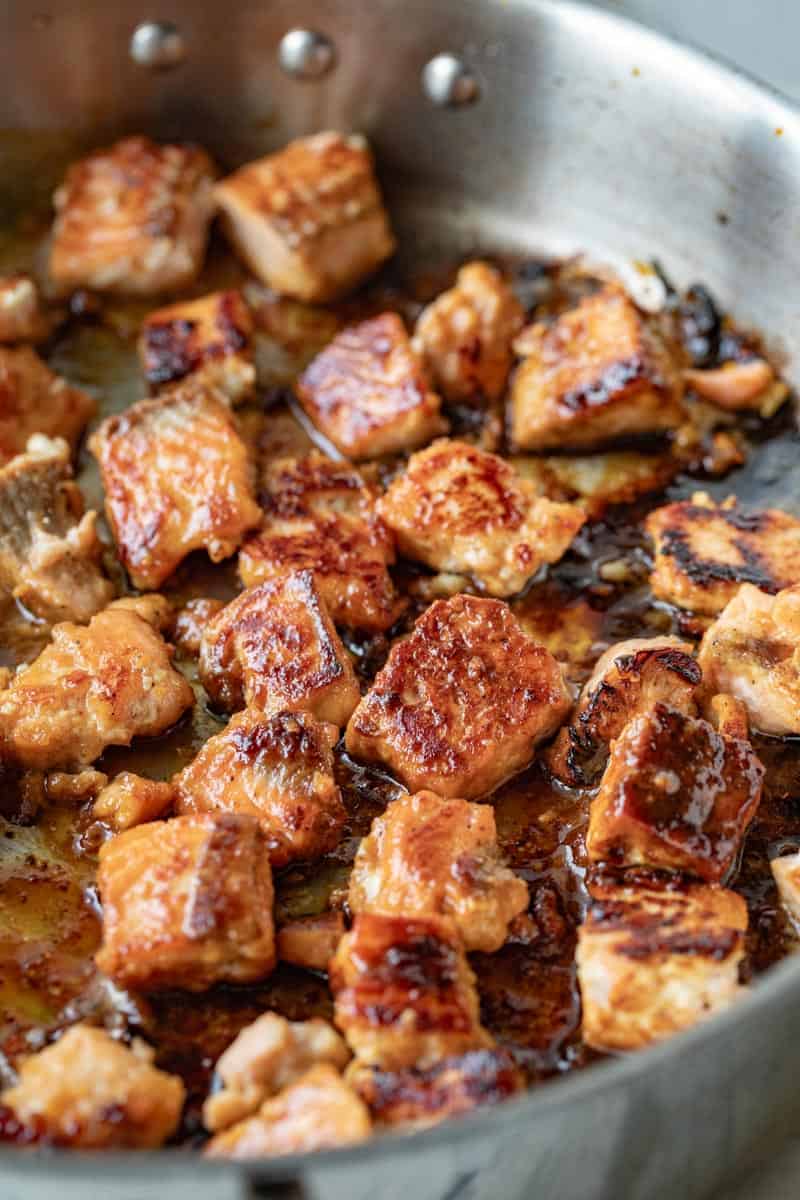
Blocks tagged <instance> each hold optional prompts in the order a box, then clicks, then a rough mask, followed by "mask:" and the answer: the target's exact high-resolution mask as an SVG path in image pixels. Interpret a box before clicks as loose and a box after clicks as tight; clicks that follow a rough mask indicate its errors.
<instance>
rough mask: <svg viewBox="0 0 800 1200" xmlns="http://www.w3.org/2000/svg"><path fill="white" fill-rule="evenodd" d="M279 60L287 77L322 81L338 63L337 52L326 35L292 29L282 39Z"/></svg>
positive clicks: (310, 30)
mask: <svg viewBox="0 0 800 1200" xmlns="http://www.w3.org/2000/svg"><path fill="white" fill-rule="evenodd" d="M278 59H279V61H280V64H281V66H282V67H283V69H284V71H285V72H286V74H287V75H293V76H294V77H295V78H296V79H322V77H323V75H327V74H328V71H330V70H331V68H332V67H333V65H334V63H335V62H336V51H335V49H334V46H333V42H332V41H331V39H330V38H329V37H326V36H325V34H324V33H315V32H314V30H312V29H290V30H289V32H288V33H285V34H284V35H283V37H282V38H281V42H280V46H279V47H278Z"/></svg>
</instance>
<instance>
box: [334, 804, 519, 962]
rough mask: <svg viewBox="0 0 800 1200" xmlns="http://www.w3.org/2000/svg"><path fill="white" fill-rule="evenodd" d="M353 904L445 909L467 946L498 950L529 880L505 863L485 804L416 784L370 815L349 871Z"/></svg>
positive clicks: (412, 910)
mask: <svg viewBox="0 0 800 1200" xmlns="http://www.w3.org/2000/svg"><path fill="white" fill-rule="evenodd" d="M349 904H350V910H351V912H354V913H358V912H372V913H388V914H393V915H396V916H409V917H413V916H426V915H428V914H439V915H441V916H445V917H449V918H450V919H451V920H452V921H453V923H454V925H455V926H456V929H457V930H458V932H459V934H460V936H461V939H462V941H463V943H464V946H465V948H466V949H467V950H484V951H486V952H488V953H491V952H492V951H494V950H499V949H500V947H501V946H502V944H503V942H504V941H505V940H506V935H507V932H508V925H509V922H510V921H512V920H513V919H514V917H516V916H517V915H518V914H519V913H521V912H524V910H525V909H526V908H527V906H528V888H527V886H526V885H525V883H523V881H522V880H521V879H518V878H517V876H516V875H514V873H513V871H510V870H509V869H508V867H506V866H505V865H504V864H503V861H502V859H501V857H500V852H499V850H498V847H497V831H496V829H495V821H494V810H493V809H492V808H491V807H490V806H489V805H488V804H471V803H470V802H469V801H467V800H454V799H451V800H446V799H443V798H442V797H441V796H437V795H436V794H435V793H434V792H418V793H417V795H415V796H403V797H401V799H399V800H394V801H393V802H392V803H391V804H390V805H389V807H388V808H387V809H386V812H385V813H383V815H382V816H380V817H376V818H375V820H374V821H373V823H372V829H371V830H370V833H369V836H368V837H366V838H364V839H363V840H362V842H361V845H360V846H359V849H358V853H357V854H356V859H355V862H354V864H353V872H352V874H351V876H350V892H349Z"/></svg>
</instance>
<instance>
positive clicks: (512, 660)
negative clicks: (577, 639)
mask: <svg viewBox="0 0 800 1200" xmlns="http://www.w3.org/2000/svg"><path fill="white" fill-rule="evenodd" d="M569 707H570V695H569V692H568V690H567V687H566V685H565V683H564V678H563V675H562V673H561V668H560V666H559V665H558V663H557V662H556V660H555V659H554V658H553V656H552V655H551V654H550V653H549V651H547V650H545V648H544V647H543V646H540V645H539V644H538V643H537V642H535V641H534V640H533V638H530V637H528V636H527V635H526V634H525V633H524V632H523V630H522V628H521V626H520V625H519V623H518V622H517V620H516V618H515V617H514V615H513V614H512V612H511V610H510V609H509V607H508V605H506V604H504V603H503V602H502V601H500V600H484V599H479V598H476V597H473V596H454V597H453V598H452V599H450V600H437V601H436V602H435V603H434V604H432V605H431V606H430V608H428V609H427V611H426V612H424V613H423V615H422V616H421V617H420V618H419V620H418V621H417V623H416V625H415V626H414V629H413V631H412V633H411V634H410V635H409V636H408V637H406V638H404V639H403V640H401V641H399V642H396V643H395V645H394V646H393V647H392V649H391V651H390V654H389V658H388V661H387V663H386V665H385V666H384V667H383V669H382V670H381V671H379V672H378V674H377V676H376V677H375V681H374V683H373V685H372V687H371V688H370V690H369V691H368V692H367V694H366V696H365V697H364V698H363V700H362V701H361V703H360V704H359V706H358V708H357V709H356V710H355V712H354V713H353V715H352V717H351V718H350V722H349V724H348V726H347V735H346V741H347V749H348V751H349V752H350V754H352V755H353V756H354V757H355V758H360V759H363V760H364V761H366V762H378V763H382V764H384V765H385V766H386V767H388V768H389V770H390V771H392V772H393V773H394V774H395V775H396V776H397V777H398V778H399V779H400V780H401V782H402V783H403V784H405V786H406V787H407V788H408V789H409V790H410V791H421V790H423V789H430V790H431V791H435V792H437V793H438V794H439V795H441V796H451V797H452V796H459V797H461V798H464V799H472V798H474V797H476V796H482V795H485V794H487V793H488V792H490V791H492V790H493V789H494V788H495V787H497V785H498V784H500V783H502V782H503V780H504V779H507V778H508V777H509V776H511V775H513V774H514V773H515V772H516V771H519V770H521V769H522V768H523V767H525V766H527V764H528V763H529V762H530V761H531V759H532V758H533V755H534V750H535V747H536V746H537V744H538V743H539V742H541V741H542V740H543V739H545V738H547V737H549V736H550V735H551V734H552V733H554V732H555V731H556V729H557V728H558V726H559V725H560V723H561V721H562V720H563V718H564V717H565V716H566V714H567V712H568V711H569Z"/></svg>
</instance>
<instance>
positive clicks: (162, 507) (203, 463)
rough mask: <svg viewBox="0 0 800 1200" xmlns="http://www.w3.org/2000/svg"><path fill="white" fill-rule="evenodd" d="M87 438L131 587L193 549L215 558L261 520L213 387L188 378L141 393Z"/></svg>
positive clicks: (232, 428)
mask: <svg viewBox="0 0 800 1200" xmlns="http://www.w3.org/2000/svg"><path fill="white" fill-rule="evenodd" d="M89 445H90V448H91V451H92V453H93V454H94V456H95V458H96V459H97V461H98V463H99V464H100V471H101V475H102V479H103V486H104V488H105V494H106V514H107V516H108V519H109V522H110V524H111V527H112V529H113V532H114V537H115V540H116V543H117V551H118V553H119V557H120V560H121V562H122V564H123V566H124V567H125V568H126V570H127V571H128V574H129V575H130V577H131V581H132V582H133V584H134V586H135V587H137V588H141V589H147V588H157V587H159V586H160V585H161V584H162V583H163V582H164V580H165V579H167V578H168V577H169V576H170V575H171V574H172V572H173V571H174V570H175V568H176V567H177V566H178V564H179V563H180V562H181V561H182V560H183V559H184V558H185V557H186V555H187V554H189V553H190V552H191V551H192V550H200V549H203V550H206V551H207V552H208V555H209V557H210V558H211V560H212V562H220V561H221V560H222V559H224V558H227V557H228V556H229V555H231V554H233V552H234V550H236V548H237V547H238V545H239V543H240V542H241V540H242V538H243V537H244V535H245V533H246V532H247V530H248V529H252V528H253V526H254V525H257V524H258V522H259V521H260V519H261V509H260V508H259V507H258V505H257V504H256V502H255V498H254V495H253V472H252V466H251V463H250V460H249V457H248V453H247V448H246V446H245V444H244V442H243V441H242V438H241V437H240V435H239V432H238V429H237V427H236V423H235V420H234V418H233V416H232V414H231V412H230V409H229V408H228V405H227V404H226V403H225V400H224V399H223V397H222V396H221V395H220V394H219V393H218V392H215V391H213V390H211V389H207V388H204V387H202V386H199V385H197V384H192V383H187V384H185V385H184V386H183V387H181V388H176V389H175V390H174V391H170V392H168V393H167V394H166V395H164V396H159V397H157V398H156V399H154V400H141V401H139V403H138V404H134V405H132V406H131V407H130V408H129V409H126V411H125V412H123V413H120V414H118V415H116V416H113V417H108V418H107V419H106V420H105V421H104V422H103V424H102V425H101V426H100V427H99V429H97V431H96V432H95V433H94V434H93V435H92V438H91V440H90V443H89Z"/></svg>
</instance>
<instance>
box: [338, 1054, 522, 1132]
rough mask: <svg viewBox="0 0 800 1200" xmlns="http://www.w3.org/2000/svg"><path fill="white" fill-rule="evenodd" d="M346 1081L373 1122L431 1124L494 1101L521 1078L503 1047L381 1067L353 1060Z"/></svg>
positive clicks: (512, 1091) (505, 1095) (518, 1087)
mask: <svg viewBox="0 0 800 1200" xmlns="http://www.w3.org/2000/svg"><path fill="white" fill-rule="evenodd" d="M345 1078H346V1079H347V1081H348V1083H349V1084H350V1086H351V1087H352V1088H354V1089H355V1091H356V1092H357V1093H358V1095H359V1096H360V1097H361V1099H362V1100H363V1101H364V1102H365V1104H366V1105H367V1107H368V1108H369V1110H370V1112H371V1114H372V1119H373V1120H374V1122H375V1124H376V1125H379V1126H390V1125H409V1124H411V1125H414V1126H417V1127H423V1126H427V1125H435V1124H437V1123H438V1122H439V1121H444V1120H446V1119H447V1118H449V1117H457V1116H460V1115H461V1114H463V1113H468V1112H471V1111H472V1110H474V1109H476V1108H484V1107H486V1106H488V1105H490V1104H499V1103H501V1102H502V1101H503V1100H507V1099H508V1098H509V1097H510V1096H513V1095H514V1094H515V1093H516V1092H519V1091H522V1089H523V1088H524V1086H525V1084H524V1081H523V1077H522V1072H521V1071H520V1070H519V1068H518V1067H517V1066H516V1064H515V1062H514V1059H513V1058H512V1056H511V1054H509V1052H508V1050H502V1049H499V1048H498V1049H493V1050H469V1051H467V1053H466V1054H461V1055H456V1056H451V1057H449V1058H442V1059H439V1061H438V1062H435V1063H432V1064H431V1066H429V1067H426V1068H423V1069H420V1068H416V1067H408V1068H406V1069H405V1070H402V1071H385V1070H382V1069H381V1068H380V1067H374V1066H370V1065H368V1064H367V1063H361V1062H355V1063H353V1065H352V1066H351V1067H350V1068H349V1069H348V1071H347V1072H346V1075H345Z"/></svg>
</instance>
